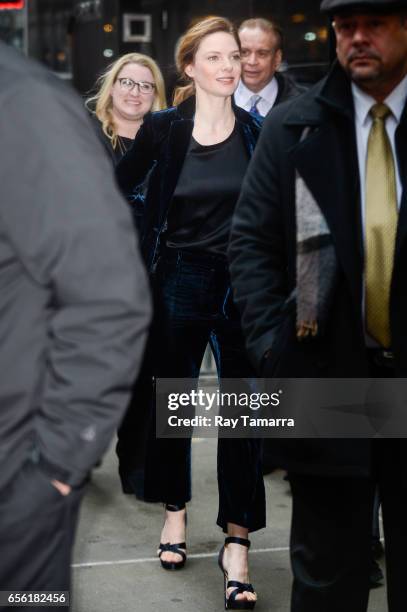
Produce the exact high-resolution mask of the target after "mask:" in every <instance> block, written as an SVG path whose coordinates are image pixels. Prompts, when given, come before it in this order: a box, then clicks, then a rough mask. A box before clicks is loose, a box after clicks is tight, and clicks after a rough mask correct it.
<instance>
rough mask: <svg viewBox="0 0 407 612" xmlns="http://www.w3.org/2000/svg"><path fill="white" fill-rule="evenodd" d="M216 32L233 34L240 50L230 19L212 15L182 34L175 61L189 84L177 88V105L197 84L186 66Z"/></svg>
mask: <svg viewBox="0 0 407 612" xmlns="http://www.w3.org/2000/svg"><path fill="white" fill-rule="evenodd" d="M216 32H226V33H227V34H231V35H232V36H233V37H234V39H235V41H236V43H237V46H238V47H239V51H240V40H239V36H238V34H237V31H236V28H235V27H234V25H233V24H232V22H231V21H229V19H225V18H224V17H217V16H213V15H210V16H208V17H205V19H201V20H200V21H198V22H196V23H194V24H193V25H192V26H191V27H190V28H189V29H188V30H187V31H186V32H185V34H183V36H181V38H180V39H179V41H178V44H177V48H176V51H175V63H176V66H177V71H178V75H179V77H180V78H181V79H182V80H184V81H188V83H187V85H183V86H179V87H177V88H176V89H175V92H174V97H173V104H174V105H175V106H177V105H178V104H180V103H181V102H183V101H184V100H186V99H187V98H189V97H190V96H193V95H194V93H195V85H194V82H193V81H192V80H191V78H190V77H189V76H188V75H187V74H186V72H185V68H186V67H187V66H189V65H190V64H192V63H193V62H194V59H195V55H196V52H197V51H198V48H199V45H200V44H201V42H202V40H203V39H204V38H205V37H206V36H208V35H209V34H215V33H216Z"/></svg>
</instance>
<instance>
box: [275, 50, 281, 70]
mask: <svg viewBox="0 0 407 612" xmlns="http://www.w3.org/2000/svg"><path fill="white" fill-rule="evenodd" d="M274 61H275V64H276V70H278V69H279V68H280V65H281V62H282V61H283V52H282V50H281V49H277V51H276V55H275V60H274Z"/></svg>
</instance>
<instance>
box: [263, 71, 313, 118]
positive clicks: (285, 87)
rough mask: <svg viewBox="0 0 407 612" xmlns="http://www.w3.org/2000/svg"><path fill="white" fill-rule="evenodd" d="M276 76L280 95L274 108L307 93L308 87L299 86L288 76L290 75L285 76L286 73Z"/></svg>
mask: <svg viewBox="0 0 407 612" xmlns="http://www.w3.org/2000/svg"><path fill="white" fill-rule="evenodd" d="M274 76H275V78H276V80H277V85H278V93H277V98H276V100H275V102H274V104H273V108H274V107H275V106H277V105H278V104H282V103H283V102H287V100H290V99H291V98H296V97H297V96H299V95H300V94H302V93H304V92H305V91H306V87H304V86H303V85H298V83H296V82H295V81H294V80H293V79H292V78H291V77H290V76H288V74H285V73H284V72H276V73H275V74H274ZM269 112H270V111H269Z"/></svg>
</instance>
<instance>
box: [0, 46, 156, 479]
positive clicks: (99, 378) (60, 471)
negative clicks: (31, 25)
mask: <svg viewBox="0 0 407 612" xmlns="http://www.w3.org/2000/svg"><path fill="white" fill-rule="evenodd" d="M27 88H28V90H29V92H30V93H29V95H27ZM0 105H1V107H2V108H3V109H7V112H3V113H2V114H1V115H0V134H1V141H2V146H3V147H4V152H5V154H4V155H3V156H2V163H1V166H0V192H1V193H0V294H1V316H0V338H1V343H0V465H1V470H0V489H1V488H2V487H3V486H4V485H6V483H7V482H8V481H9V480H11V479H12V478H13V476H14V474H16V473H17V472H18V470H19V469H20V468H21V466H22V465H23V464H24V463H25V462H26V461H27V460H28V458H29V457H30V456H32V453H33V452H34V454H35V455H36V456H37V457H39V459H40V461H41V464H42V465H43V467H44V468H45V469H46V470H48V475H49V477H50V478H57V479H59V480H62V481H63V482H66V483H67V484H71V485H76V484H79V483H80V482H81V481H82V480H84V478H85V476H86V475H87V473H88V471H89V469H90V468H91V467H92V466H93V465H94V464H95V463H96V462H97V461H98V460H99V458H100V456H101V454H102V453H103V452H104V451H105V450H106V448H107V446H108V444H109V442H110V440H111V437H112V435H113V433H114V431H115V430H116V428H117V426H118V424H119V422H120V420H121V418H122V416H123V413H124V410H125V407H126V404H127V401H128V398H129V394H130V387H131V385H132V383H133V380H134V377H135V375H136V373H137V371H138V368H139V365H140V361H141V356H142V351H143V346H144V342H145V339H146V336H147V327H148V323H149V316H150V299H149V291H148V285H147V278H146V274H145V271H144V269H143V266H142V263H141V258H140V256H139V253H138V252H137V248H136V241H135V240H134V231H133V227H132V222H131V217H130V215H129V211H128V207H127V205H126V202H124V201H123V198H122V197H121V195H120V193H119V191H118V190H117V188H116V186H115V181H114V175H113V171H112V167H111V164H110V162H109V160H108V159H107V158H106V155H105V153H104V151H103V149H102V146H101V144H100V143H99V142H98V140H97V137H96V135H95V134H94V132H93V130H92V127H91V125H90V123H89V118H88V117H87V116H86V111H85V110H84V108H83V104H82V101H81V100H80V99H79V97H77V96H75V95H74V93H73V91H72V90H71V89H70V88H68V87H66V85H64V84H63V83H61V81H60V80H59V79H57V78H55V77H54V76H53V75H51V73H50V72H49V71H48V70H45V68H43V67H41V66H39V65H37V64H35V63H34V62H31V61H28V60H27V59H26V58H25V57H24V56H23V55H22V54H21V53H19V52H17V51H15V50H14V49H12V48H11V47H9V46H7V45H4V44H3V43H0Z"/></svg>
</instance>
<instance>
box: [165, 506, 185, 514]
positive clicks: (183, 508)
mask: <svg viewBox="0 0 407 612" xmlns="http://www.w3.org/2000/svg"><path fill="white" fill-rule="evenodd" d="M165 509H166V510H168V512H179V511H180V510H185V504H165Z"/></svg>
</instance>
